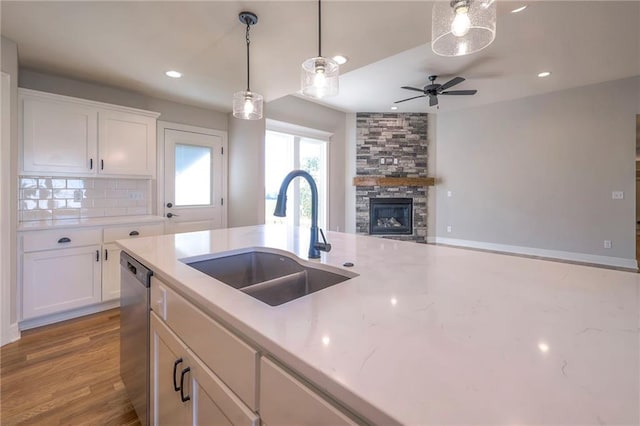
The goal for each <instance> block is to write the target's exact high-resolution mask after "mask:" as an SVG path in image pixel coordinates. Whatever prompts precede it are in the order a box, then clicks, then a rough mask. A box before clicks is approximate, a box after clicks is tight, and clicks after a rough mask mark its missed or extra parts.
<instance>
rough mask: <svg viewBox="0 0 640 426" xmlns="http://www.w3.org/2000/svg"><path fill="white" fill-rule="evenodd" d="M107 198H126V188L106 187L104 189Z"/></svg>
mask: <svg viewBox="0 0 640 426" xmlns="http://www.w3.org/2000/svg"><path fill="white" fill-rule="evenodd" d="M105 195H106V197H107V198H127V190H126V189H107V190H106V191H105Z"/></svg>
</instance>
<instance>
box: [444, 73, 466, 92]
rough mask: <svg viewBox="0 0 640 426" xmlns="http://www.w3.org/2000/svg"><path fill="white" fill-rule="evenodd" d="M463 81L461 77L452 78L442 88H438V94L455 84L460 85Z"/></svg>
mask: <svg viewBox="0 0 640 426" xmlns="http://www.w3.org/2000/svg"><path fill="white" fill-rule="evenodd" d="M463 81H464V78H462V77H454V78H452V79H451V80H449V81H447V82H446V83H445V84H443V85H442V86H440V88H439V89H438V91H439V92H442V91H443V90H447V89H448V88H449V87H453V86H455V85H456V84H460V83H462V82H463Z"/></svg>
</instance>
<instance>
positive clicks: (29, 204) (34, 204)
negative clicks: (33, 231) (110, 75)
mask: <svg viewBox="0 0 640 426" xmlns="http://www.w3.org/2000/svg"><path fill="white" fill-rule="evenodd" d="M19 205H20V210H35V209H37V208H38V201H37V200H21V201H20V204H19Z"/></svg>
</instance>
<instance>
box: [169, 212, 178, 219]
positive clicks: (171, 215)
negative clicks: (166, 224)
mask: <svg viewBox="0 0 640 426" xmlns="http://www.w3.org/2000/svg"><path fill="white" fill-rule="evenodd" d="M174 216H180V215H179V214H174V213H167V217H168V218H169V219H171V218H172V217H174Z"/></svg>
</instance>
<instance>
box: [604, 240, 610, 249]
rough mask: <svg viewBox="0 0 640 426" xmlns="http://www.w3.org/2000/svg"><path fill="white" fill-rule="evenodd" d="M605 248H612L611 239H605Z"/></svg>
mask: <svg viewBox="0 0 640 426" xmlns="http://www.w3.org/2000/svg"><path fill="white" fill-rule="evenodd" d="M604 248H606V249H610V248H611V240H604Z"/></svg>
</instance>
